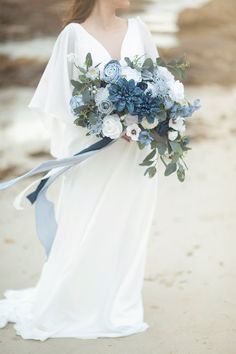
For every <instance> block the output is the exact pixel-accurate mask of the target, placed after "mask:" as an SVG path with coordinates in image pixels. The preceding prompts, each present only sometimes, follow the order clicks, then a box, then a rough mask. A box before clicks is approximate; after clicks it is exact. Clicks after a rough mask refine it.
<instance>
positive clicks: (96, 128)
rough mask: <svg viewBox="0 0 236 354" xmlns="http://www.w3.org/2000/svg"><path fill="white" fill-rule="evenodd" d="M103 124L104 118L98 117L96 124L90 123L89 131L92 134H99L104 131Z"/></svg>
mask: <svg viewBox="0 0 236 354" xmlns="http://www.w3.org/2000/svg"><path fill="white" fill-rule="evenodd" d="M102 123H103V120H102V117H101V116H100V115H98V117H97V121H96V123H95V124H91V123H88V129H89V130H90V132H91V133H92V134H99V133H101V131H102Z"/></svg>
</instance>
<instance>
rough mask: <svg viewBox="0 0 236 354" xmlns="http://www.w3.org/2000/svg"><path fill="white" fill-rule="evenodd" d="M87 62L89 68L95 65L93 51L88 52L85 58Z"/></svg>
mask: <svg viewBox="0 0 236 354" xmlns="http://www.w3.org/2000/svg"><path fill="white" fill-rule="evenodd" d="M85 64H86V66H87V69H88V68H89V67H90V66H92V65H93V60H92V56H91V53H88V54H87V55H86V59H85Z"/></svg>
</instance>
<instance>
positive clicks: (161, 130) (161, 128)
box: [154, 119, 169, 136]
mask: <svg viewBox="0 0 236 354" xmlns="http://www.w3.org/2000/svg"><path fill="white" fill-rule="evenodd" d="M154 129H155V130H156V132H157V134H158V135H160V136H162V135H165V134H167V131H168V129H169V120H168V119H166V120H164V121H162V122H160V123H158V125H157V126H156V127H155V128H154Z"/></svg>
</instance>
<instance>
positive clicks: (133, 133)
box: [126, 123, 141, 141]
mask: <svg viewBox="0 0 236 354" xmlns="http://www.w3.org/2000/svg"><path fill="white" fill-rule="evenodd" d="M140 132H141V129H140V128H139V126H138V124H136V123H133V124H131V125H128V127H127V128H126V135H128V136H129V137H130V138H131V139H132V140H135V141H137V140H138V136H139V133H140Z"/></svg>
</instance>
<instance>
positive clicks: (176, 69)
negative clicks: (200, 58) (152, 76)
mask: <svg viewBox="0 0 236 354" xmlns="http://www.w3.org/2000/svg"><path fill="white" fill-rule="evenodd" d="M156 64H157V65H158V66H164V67H166V68H167V69H168V70H170V72H171V73H172V74H173V75H174V76H175V77H176V78H177V79H179V80H184V79H185V78H186V69H188V68H189V66H190V63H189V62H188V61H187V59H186V56H185V55H184V56H182V57H180V58H177V59H172V60H170V61H169V62H167V63H166V62H165V61H164V59H162V58H157V59H156Z"/></svg>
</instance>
